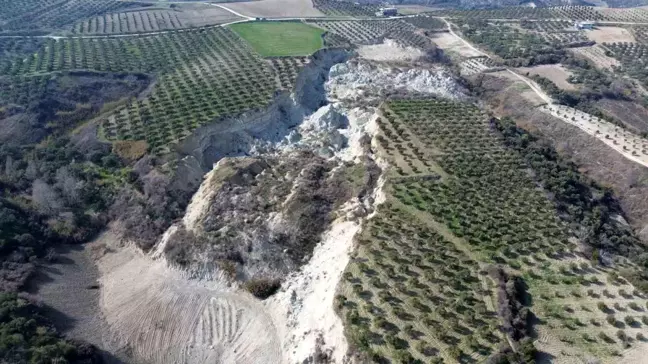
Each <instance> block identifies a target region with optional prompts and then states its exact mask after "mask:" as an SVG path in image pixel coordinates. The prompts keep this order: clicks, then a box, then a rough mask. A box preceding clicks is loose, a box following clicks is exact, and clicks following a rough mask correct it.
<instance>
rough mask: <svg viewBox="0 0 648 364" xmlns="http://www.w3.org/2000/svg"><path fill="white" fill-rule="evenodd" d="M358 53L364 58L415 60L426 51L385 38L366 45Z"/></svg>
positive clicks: (374, 59)
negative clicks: (376, 42) (378, 42)
mask: <svg viewBox="0 0 648 364" xmlns="http://www.w3.org/2000/svg"><path fill="white" fill-rule="evenodd" d="M358 54H359V55H360V57H362V58H364V59H369V60H373V61H402V62H406V61H414V60H417V59H419V58H421V57H423V56H425V53H424V52H423V51H421V50H420V49H417V48H414V47H406V46H403V45H401V44H398V43H397V42H396V41H394V40H391V39H385V41H384V42H383V43H380V44H373V45H364V46H361V47H360V48H359V49H358Z"/></svg>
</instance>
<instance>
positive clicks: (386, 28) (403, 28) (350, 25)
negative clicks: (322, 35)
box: [310, 20, 432, 49]
mask: <svg viewBox="0 0 648 364" xmlns="http://www.w3.org/2000/svg"><path fill="white" fill-rule="evenodd" d="M310 23H311V24H313V25H315V26H317V27H320V28H322V29H326V30H327V31H329V32H330V33H332V34H334V35H336V36H338V37H342V38H344V39H346V40H348V41H349V42H350V43H352V44H356V45H366V44H374V43H376V42H378V41H381V40H382V39H384V38H389V39H393V40H395V41H397V42H398V43H401V44H402V45H405V46H410V47H417V48H421V49H426V48H428V47H430V46H431V44H432V42H431V41H430V40H429V39H428V38H427V37H425V36H423V35H420V34H418V33H416V32H415V30H416V29H417V28H416V27H415V26H414V25H412V24H410V23H408V22H405V21H401V20H342V21H336V20H315V21H310ZM338 43H341V42H338Z"/></svg>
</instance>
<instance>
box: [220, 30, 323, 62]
mask: <svg viewBox="0 0 648 364" xmlns="http://www.w3.org/2000/svg"><path fill="white" fill-rule="evenodd" d="M230 28H231V29H232V30H233V31H234V32H236V33H237V34H238V35H239V36H240V37H241V38H243V39H245V40H246V41H247V42H248V43H250V45H251V46H252V48H254V50H255V51H256V52H257V53H259V54H260V55H262V56H264V57H277V56H307V55H310V54H313V53H314V52H315V51H317V50H318V49H320V48H322V46H323V43H322V34H324V31H322V30H321V29H319V28H316V27H312V26H310V25H307V24H304V23H301V22H296V21H295V22H293V21H285V22H283V21H282V22H278V21H273V22H246V23H237V24H232V25H230Z"/></svg>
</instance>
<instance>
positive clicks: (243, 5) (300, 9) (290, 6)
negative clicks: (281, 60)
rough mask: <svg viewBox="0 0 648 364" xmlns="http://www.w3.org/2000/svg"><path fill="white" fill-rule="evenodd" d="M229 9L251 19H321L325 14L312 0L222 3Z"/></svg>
mask: <svg viewBox="0 0 648 364" xmlns="http://www.w3.org/2000/svg"><path fill="white" fill-rule="evenodd" d="M222 5H223V6H226V7H227V8H228V9H232V10H234V11H236V12H238V13H240V14H242V15H245V16H249V17H253V18H256V17H268V18H270V17H273V18H276V17H288V18H289V17H298V18H302V17H320V16H324V14H323V13H322V12H321V11H320V10H318V9H316V7H315V6H313V2H312V1H310V0H259V1H242V2H233V3H222Z"/></svg>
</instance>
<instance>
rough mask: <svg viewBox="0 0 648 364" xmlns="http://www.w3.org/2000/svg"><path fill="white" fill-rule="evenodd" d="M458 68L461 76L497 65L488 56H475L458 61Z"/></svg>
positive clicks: (490, 68) (470, 74)
mask: <svg viewBox="0 0 648 364" xmlns="http://www.w3.org/2000/svg"><path fill="white" fill-rule="evenodd" d="M459 68H460V71H461V74H462V75H463V76H472V75H474V74H477V73H480V72H484V71H488V70H492V69H493V68H497V67H496V66H495V64H494V62H493V60H491V59H490V58H488V57H475V58H470V59H467V60H465V61H463V62H461V63H459Z"/></svg>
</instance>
